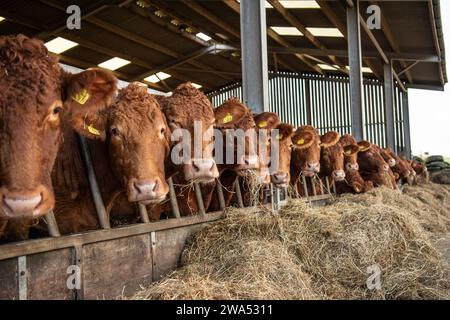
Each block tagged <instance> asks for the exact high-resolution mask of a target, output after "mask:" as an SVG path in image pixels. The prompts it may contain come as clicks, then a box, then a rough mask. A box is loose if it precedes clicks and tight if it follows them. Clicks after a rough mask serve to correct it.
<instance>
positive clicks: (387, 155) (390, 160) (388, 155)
mask: <svg viewBox="0 0 450 320" xmlns="http://www.w3.org/2000/svg"><path fill="white" fill-rule="evenodd" d="M373 147H374V148H376V149H377V150H378V152H379V153H380V155H381V156H382V157H383V159H384V161H386V163H387V164H388V165H389V167H390V168H393V167H395V165H396V164H397V161H396V158H397V157H396V155H395V153H394V152H393V151H392V150H391V149H390V148H384V149H383V148H381V147H379V146H377V145H373Z"/></svg>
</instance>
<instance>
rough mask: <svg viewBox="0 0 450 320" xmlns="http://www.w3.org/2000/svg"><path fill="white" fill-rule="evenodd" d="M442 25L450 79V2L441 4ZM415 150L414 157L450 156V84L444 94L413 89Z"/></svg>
mask: <svg viewBox="0 0 450 320" xmlns="http://www.w3.org/2000/svg"><path fill="white" fill-rule="evenodd" d="M440 3H441V15H442V25H443V29H444V42H445V49H446V60H447V75H448V77H449V78H450V1H449V0H444V1H441V2H440ZM408 92H409V107H410V121H411V148H412V152H413V154H414V155H420V154H422V153H424V152H429V154H430V155H431V154H442V155H445V156H450V84H448V83H447V84H446V85H445V88H444V92H442V91H429V90H416V89H409V90H408Z"/></svg>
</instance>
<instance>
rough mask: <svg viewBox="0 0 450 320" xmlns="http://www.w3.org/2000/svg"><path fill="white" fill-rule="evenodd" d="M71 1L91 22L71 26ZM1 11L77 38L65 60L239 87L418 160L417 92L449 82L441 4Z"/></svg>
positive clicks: (270, 2)
mask: <svg viewBox="0 0 450 320" xmlns="http://www.w3.org/2000/svg"><path fill="white" fill-rule="evenodd" d="M73 4H75V5H78V6H79V8H80V9H81V11H80V17H81V22H80V26H81V28H80V29H73V30H70V29H68V27H67V22H68V21H70V19H69V17H70V15H71V14H72V13H74V12H76V11H70V10H69V9H68V7H69V6H70V5H73ZM247 6H248V7H247ZM374 6H375V7H374ZM244 10H245V12H243V13H242V14H241V11H244ZM66 11H68V12H69V13H67V12H66ZM0 16H2V17H3V18H4V20H3V21H2V22H1V24H0V32H1V34H18V33H24V34H26V35H28V36H33V37H37V38H40V39H42V40H44V41H45V42H48V41H51V40H53V39H55V38H58V37H60V38H63V39H67V40H70V41H72V42H73V43H72V45H74V46H73V47H71V48H70V49H66V50H65V51H64V50H63V51H61V52H60V53H59V54H58V56H59V58H60V60H61V62H63V63H65V64H68V65H71V66H74V67H78V68H82V69H86V68H89V67H93V66H97V65H99V64H101V63H104V62H105V61H108V60H109V59H113V58H116V60H117V58H120V59H123V60H120V61H119V63H122V64H119V66H121V67H120V68H117V65H116V66H115V67H112V68H117V69H115V73H116V75H117V76H118V77H119V78H120V79H121V80H124V81H127V82H130V81H141V82H144V83H146V84H147V85H148V86H149V87H150V88H152V89H155V90H158V91H161V92H170V91H172V90H173V89H174V88H176V86H177V85H179V84H180V83H183V82H185V81H191V82H193V83H195V84H196V85H198V86H201V87H202V89H203V90H204V91H205V92H206V93H208V95H209V96H210V97H211V98H212V99H213V101H214V103H215V106H218V104H219V103H220V102H221V101H223V100H224V99H225V98H226V97H229V96H231V95H236V96H239V97H241V98H243V100H244V101H245V102H246V103H247V104H248V105H249V106H250V107H251V108H253V109H254V110H255V111H257V112H260V111H263V110H265V111H268V110H273V111H276V112H278V113H279V114H280V116H281V118H282V120H283V121H287V122H290V123H292V124H294V125H300V124H306V123H308V124H312V125H314V126H316V127H317V128H319V130H320V131H322V132H323V131H326V130H337V131H339V132H340V133H347V132H351V133H353V135H355V137H356V138H357V139H363V138H365V139H368V140H371V141H373V142H375V143H378V144H380V145H381V146H390V147H392V148H393V149H395V150H397V151H398V152H401V153H405V154H406V155H408V156H409V155H410V153H411V151H410V150H411V147H410V125H409V115H408V94H407V92H408V88H420V89H429V90H443V87H444V84H445V83H446V82H447V74H446V67H445V48H444V42H443V37H442V34H443V31H442V25H441V16H440V6H439V1H438V0H412V1H390V0H389V1H388V0H386V1H352V0H348V1H319V0H317V1H282V0H267V1H242V3H240V2H239V1H236V0H223V1H220V0H217V1H215V0H213V1H191V0H186V1H159V0H124V1H90V0H83V1H58V0H39V1H32V2H30V1H7V0H6V1H1V6H0ZM375 18H379V19H380V21H379V22H380V23H379V25H378V26H377V25H376V22H377V20H376V19H375ZM68 19H69V20H68ZM371 19H372V20H371ZM373 19H375V20H373ZM370 23H372V24H374V25H373V26H372V25H371V24H370ZM241 49H242V50H241ZM110 68H111V67H110Z"/></svg>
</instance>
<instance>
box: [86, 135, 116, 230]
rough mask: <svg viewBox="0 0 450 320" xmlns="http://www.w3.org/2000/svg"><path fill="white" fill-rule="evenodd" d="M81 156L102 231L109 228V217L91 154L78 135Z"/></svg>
mask: <svg viewBox="0 0 450 320" xmlns="http://www.w3.org/2000/svg"><path fill="white" fill-rule="evenodd" d="M78 137H79V141H80V146H81V155H82V157H83V161H84V164H85V166H86V174H87V177H88V180H89V188H90V189H91V194H92V199H93V200H94V205H95V210H96V211H97V215H98V220H99V222H100V226H101V227H102V229H109V228H111V224H110V222H109V217H108V215H107V213H106V209H105V205H104V204H103V199H102V196H101V194H100V188H99V187H98V183H97V178H96V176H95V170H94V165H93V164H92V161H91V153H90V152H89V146H88V144H87V141H86V139H85V138H84V137H82V136H80V135H78Z"/></svg>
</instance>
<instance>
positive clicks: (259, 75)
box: [241, 0, 269, 112]
mask: <svg viewBox="0 0 450 320" xmlns="http://www.w3.org/2000/svg"><path fill="white" fill-rule="evenodd" d="M266 28H267V25H266V8H265V1H264V0H252V1H241V48H242V88H243V93H244V102H245V104H246V105H248V106H249V107H250V108H252V109H253V110H254V111H256V112H264V111H269V79H268V68H267V34H266V33H267V32H266Z"/></svg>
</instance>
